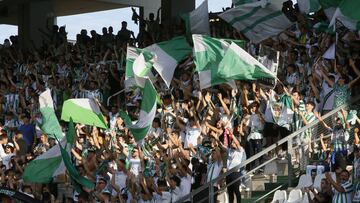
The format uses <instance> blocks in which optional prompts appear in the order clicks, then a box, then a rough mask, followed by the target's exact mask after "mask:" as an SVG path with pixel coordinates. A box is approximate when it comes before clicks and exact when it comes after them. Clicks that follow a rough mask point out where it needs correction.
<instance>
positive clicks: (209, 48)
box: [193, 35, 245, 89]
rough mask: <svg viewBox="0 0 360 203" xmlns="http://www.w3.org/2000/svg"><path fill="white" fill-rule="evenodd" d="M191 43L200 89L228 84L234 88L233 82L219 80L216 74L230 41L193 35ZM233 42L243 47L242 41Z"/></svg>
mask: <svg viewBox="0 0 360 203" xmlns="http://www.w3.org/2000/svg"><path fill="white" fill-rule="evenodd" d="M193 41H194V57H195V59H194V62H195V65H196V71H197V72H198V74H199V79H200V88H201V89H205V88H208V87H211V86H214V85H219V84H222V83H228V84H229V85H230V86H232V87H233V88H236V87H235V82H234V81H233V80H231V79H224V78H221V77H220V76H218V74H217V73H218V67H219V63H220V62H221V60H222V59H223V57H224V55H225V52H226V50H227V49H228V48H229V46H230V44H231V42H232V41H231V40H227V39H217V38H212V37H209V36H206V35H193ZM233 42H235V43H236V44H238V45H240V46H242V47H244V46H245V42H244V41H242V40H233Z"/></svg>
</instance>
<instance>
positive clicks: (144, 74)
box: [133, 53, 154, 88]
mask: <svg viewBox="0 0 360 203" xmlns="http://www.w3.org/2000/svg"><path fill="white" fill-rule="evenodd" d="M151 68H152V63H151V62H150V59H149V58H148V60H146V59H145V56H144V54H143V53H140V54H139V56H138V57H137V58H136V59H135V61H134V64H133V72H134V79H135V83H136V86H138V87H140V88H144V85H145V81H146V78H150V79H151V80H154V75H153V74H152V72H151Z"/></svg>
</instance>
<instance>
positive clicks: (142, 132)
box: [120, 79, 157, 142]
mask: <svg viewBox="0 0 360 203" xmlns="http://www.w3.org/2000/svg"><path fill="white" fill-rule="evenodd" d="M142 98H143V99H142V101H141V109H140V115H139V119H138V121H137V122H136V123H135V124H132V122H131V119H130V118H129V116H128V115H127V114H126V113H125V112H120V116H121V117H122V118H123V119H124V121H125V124H126V126H127V127H128V128H129V130H130V132H131V133H132V135H133V136H134V139H135V141H136V142H140V141H141V140H143V139H144V137H145V136H146V135H147V134H148V132H149V130H150V128H151V126H152V122H153V120H154V118H155V114H156V105H157V103H156V100H157V99H156V98H157V92H156V90H155V88H154V86H153V84H152V83H151V81H150V80H149V79H147V80H146V81H145V86H144V89H143V96H142Z"/></svg>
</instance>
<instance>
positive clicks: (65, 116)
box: [61, 99, 108, 129]
mask: <svg viewBox="0 0 360 203" xmlns="http://www.w3.org/2000/svg"><path fill="white" fill-rule="evenodd" d="M70 118H72V119H73V120H74V121H75V122H77V123H82V124H86V125H91V126H93V125H94V126H97V127H99V128H105V129H107V128H108V127H107V125H106V122H105V120H104V116H103V115H102V113H101V111H100V108H99V106H98V104H97V103H96V101H95V100H94V99H68V100H66V101H65V102H64V104H63V109H62V113H61V119H62V120H64V121H70Z"/></svg>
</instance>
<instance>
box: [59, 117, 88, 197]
mask: <svg viewBox="0 0 360 203" xmlns="http://www.w3.org/2000/svg"><path fill="white" fill-rule="evenodd" d="M66 140H67V143H66V145H65V147H63V146H61V145H59V147H60V151H61V157H62V159H63V161H64V164H65V167H66V169H67V171H68V174H69V176H70V180H71V183H72V185H73V186H74V188H75V190H76V191H77V192H78V193H80V192H81V191H83V188H87V189H94V183H93V182H91V181H90V180H88V179H87V178H85V177H83V176H81V175H80V174H79V172H78V171H77V170H76V168H75V166H74V164H73V163H72V161H71V158H70V153H71V148H72V145H73V144H74V142H75V127H74V123H73V121H72V119H71V118H70V122H69V128H68V132H67V133H66Z"/></svg>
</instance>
